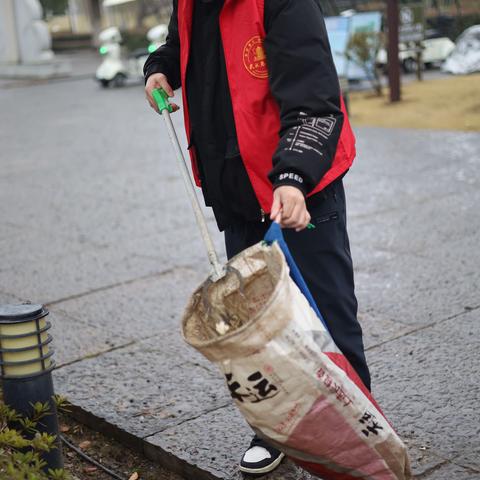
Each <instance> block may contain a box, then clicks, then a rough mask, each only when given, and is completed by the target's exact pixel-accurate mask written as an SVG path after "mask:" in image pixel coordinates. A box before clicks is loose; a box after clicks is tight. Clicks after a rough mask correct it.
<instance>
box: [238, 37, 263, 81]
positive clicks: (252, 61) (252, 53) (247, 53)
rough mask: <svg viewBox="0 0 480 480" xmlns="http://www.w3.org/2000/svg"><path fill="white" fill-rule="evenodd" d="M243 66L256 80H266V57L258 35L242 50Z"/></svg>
mask: <svg viewBox="0 0 480 480" xmlns="http://www.w3.org/2000/svg"><path fill="white" fill-rule="evenodd" d="M243 64H244V65H245V68H246V69H247V70H248V72H249V73H250V74H251V75H253V76H254V77H256V78H268V69H267V57H266V56H265V50H264V49H263V44H262V39H261V37H260V35H255V36H254V37H252V38H251V39H250V40H249V41H248V42H247V43H246V44H245V47H244V48H243Z"/></svg>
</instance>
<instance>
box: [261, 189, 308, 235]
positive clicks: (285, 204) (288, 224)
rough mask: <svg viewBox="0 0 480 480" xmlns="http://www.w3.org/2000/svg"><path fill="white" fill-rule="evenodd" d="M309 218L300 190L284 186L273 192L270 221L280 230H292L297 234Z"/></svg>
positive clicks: (304, 226)
mask: <svg viewBox="0 0 480 480" xmlns="http://www.w3.org/2000/svg"><path fill="white" fill-rule="evenodd" d="M310 218H311V217H310V214H309V213H308V210H307V206H306V204H305V197H304V196H303V193H302V191H301V190H300V189H298V188H297V187H292V186H290V185H284V186H281V187H277V188H276V189H275V190H274V191H273V204H272V211H271V213H270V219H271V220H273V221H274V222H277V223H279V224H280V226H281V227H282V228H294V229H295V231H297V232H299V231H300V230H303V229H304V228H306V227H307V225H308V224H309V222H310Z"/></svg>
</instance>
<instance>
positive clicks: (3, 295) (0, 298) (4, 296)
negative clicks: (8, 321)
mask: <svg viewBox="0 0 480 480" xmlns="http://www.w3.org/2000/svg"><path fill="white" fill-rule="evenodd" d="M24 301H25V300H22V299H21V298H19V297H16V296H15V295H12V294H10V293H7V292H2V291H0V303H1V304H3V305H6V304H12V305H16V304H19V303H23V302H24ZM32 303H33V302H32Z"/></svg>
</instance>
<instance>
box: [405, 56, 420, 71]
mask: <svg viewBox="0 0 480 480" xmlns="http://www.w3.org/2000/svg"><path fill="white" fill-rule="evenodd" d="M403 70H404V71H405V73H413V72H415V71H416V70H417V62H416V61H415V60H414V59H413V58H406V59H405V60H404V61H403Z"/></svg>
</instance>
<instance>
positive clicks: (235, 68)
mask: <svg viewBox="0 0 480 480" xmlns="http://www.w3.org/2000/svg"><path fill="white" fill-rule="evenodd" d="M193 2H194V0H179V1H178V31H179V37H180V68H181V81H182V96H183V113H184V119H185V129H186V133H187V139H188V143H189V144H190V117H189V113H188V105H187V94H186V81H185V77H186V72H187V64H188V59H189V55H190V41H191V31H192V13H193ZM263 17H264V0H226V1H225V5H224V6H223V9H222V11H221V14H220V31H221V36H222V42H223V50H224V53H225V64H226V68H227V76H228V83H229V87H230V94H231V98H232V106H233V115H234V120H235V127H236V130H237V139H238V146H239V149H240V154H241V157H242V160H243V163H244V164H245V168H246V170H247V173H248V176H249V178H250V181H251V183H252V186H253V189H254V191H255V194H256V196H257V198H258V201H259V203H260V206H261V208H262V209H263V210H264V211H265V212H270V208H271V205H272V200H273V194H272V184H271V183H270V180H269V179H268V173H269V172H270V170H271V169H272V157H273V154H274V153H275V150H276V149H277V146H278V142H279V131H280V111H279V108H278V104H277V102H276V100H275V99H274V98H273V96H272V94H271V92H270V88H269V85H268V70H267V65H266V62H265V53H264V50H263V47H262V40H263V38H265V29H264V24H263ZM341 108H342V112H343V114H344V123H343V127H342V131H341V134H340V139H339V142H338V146H337V151H336V154H335V158H334V160H333V162H332V166H331V168H330V170H328V171H327V173H326V174H325V175H324V176H323V178H322V179H321V181H320V182H319V184H318V185H317V186H316V187H315V189H314V190H313V191H312V192H310V194H309V195H313V194H314V193H317V192H319V191H320V190H322V189H323V188H325V187H326V186H327V185H328V184H329V183H331V182H332V181H333V180H335V179H336V178H338V177H339V176H340V175H341V174H342V173H344V172H345V171H346V170H347V169H348V168H350V166H351V164H352V162H353V159H354V157H355V137H354V135H353V132H352V129H351V127H350V123H349V121H348V117H347V113H346V111H345V106H344V104H343V100H342V105H341ZM190 157H191V160H192V169H193V173H194V176H195V181H196V184H197V185H198V186H200V178H199V171H198V166H197V162H196V158H195V151H194V148H191V149H190Z"/></svg>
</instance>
